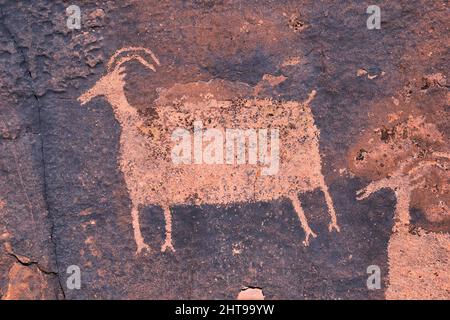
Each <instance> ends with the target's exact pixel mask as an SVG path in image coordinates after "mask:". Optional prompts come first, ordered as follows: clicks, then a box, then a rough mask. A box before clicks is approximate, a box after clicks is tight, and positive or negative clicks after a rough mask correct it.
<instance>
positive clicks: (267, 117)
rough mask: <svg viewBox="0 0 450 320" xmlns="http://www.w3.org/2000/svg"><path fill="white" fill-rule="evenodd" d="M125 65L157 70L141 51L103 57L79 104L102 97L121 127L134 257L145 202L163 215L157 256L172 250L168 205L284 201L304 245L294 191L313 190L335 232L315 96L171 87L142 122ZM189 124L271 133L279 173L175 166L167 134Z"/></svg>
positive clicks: (227, 85)
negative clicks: (104, 64)
mask: <svg viewBox="0 0 450 320" xmlns="http://www.w3.org/2000/svg"><path fill="white" fill-rule="evenodd" d="M147 59H149V60H151V61H152V62H151V63H150V62H148V61H147ZM131 60H136V61H139V62H140V63H142V65H143V66H144V67H146V68H148V69H150V70H153V71H155V70H156V68H157V67H158V66H159V65H160V62H159V60H158V59H157V58H156V56H155V55H154V54H153V52H151V51H150V50H148V49H145V48H124V49H121V50H119V51H117V53H116V54H114V55H113V57H112V58H111V60H110V62H109V64H108V70H107V73H106V75H104V76H103V77H102V78H101V79H100V80H98V81H97V83H96V84H95V85H94V86H93V87H92V88H91V89H89V90H88V91H87V92H86V93H84V94H83V95H81V96H80V97H79V101H80V102H81V104H85V103H87V102H89V101H90V100H91V99H92V98H94V97H96V96H103V97H105V99H106V100H107V101H108V102H109V104H111V106H112V108H113V111H114V114H115V117H116V119H117V121H118V122H119V123H120V125H121V128H122V131H121V135H120V155H119V164H120V168H121V170H122V172H123V174H124V178H125V182H126V185H127V189H128V192H129V195H130V198H131V201H132V206H133V207H132V211H131V216H132V225H133V229H134V238H135V241H136V245H137V253H139V252H141V251H142V250H144V249H148V248H149V247H148V245H147V244H146V243H145V241H144V238H143V236H142V234H141V230H140V223H139V207H140V206H144V205H149V204H152V205H158V206H160V207H161V208H162V209H163V210H164V218H165V223H166V228H165V231H166V238H165V241H164V243H163V245H162V247H161V251H163V252H164V251H166V250H168V249H170V250H173V251H175V249H174V245H173V240H172V214H171V211H170V208H171V207H173V206H175V205H180V204H193V205H200V204H213V205H228V204H232V203H243V202H257V201H271V200H274V199H278V198H288V199H290V200H291V201H292V204H293V208H294V210H295V211H296V213H297V215H298V217H299V220H300V223H301V226H302V228H303V229H304V231H305V234H306V235H305V240H304V244H305V245H308V244H309V241H310V238H311V237H313V238H314V237H316V234H315V233H314V232H313V230H312V229H311V228H310V226H309V224H308V220H307V218H306V216H305V214H304V212H303V209H302V205H301V202H300V200H299V198H298V193H299V192H305V191H309V190H315V189H317V188H320V189H321V190H322V191H323V193H324V197H325V201H326V204H327V206H328V212H329V215H330V220H331V221H330V224H329V231H330V232H331V231H333V230H335V231H339V226H338V223H337V218H336V213H335V210H334V206H333V201H332V199H331V196H330V194H329V191H328V187H327V185H326V183H325V179H324V176H323V174H322V172H321V158H320V153H319V142H318V140H319V134H320V132H319V130H318V128H317V127H316V126H315V124H314V118H313V115H312V113H311V109H310V103H311V102H312V100H313V99H314V97H315V95H316V91H314V90H313V91H312V92H311V93H310V94H309V96H308V97H307V98H306V100H305V101H304V102H296V101H286V102H282V101H274V100H271V99H259V98H252V97H250V96H248V94H249V93H250V95H251V94H252V93H253V92H254V88H252V87H251V86H249V85H247V84H244V83H236V82H228V81H224V80H211V81H209V82H195V83H187V84H175V85H174V86H172V87H171V88H168V89H161V90H160V92H159V98H158V99H157V100H156V101H155V113H156V116H155V117H154V118H152V119H151V121H150V122H148V124H147V123H146V121H145V120H146V119H143V118H142V116H141V115H140V114H138V112H137V111H136V109H135V108H133V107H132V106H131V105H130V104H129V103H128V100H127V98H126V96H125V92H124V86H125V81H124V76H125V75H126V71H125V65H124V63H126V62H128V61H131ZM195 121H202V123H203V124H204V125H205V127H207V128H214V129H217V130H221V132H222V133H225V128H239V129H242V130H246V129H270V128H277V129H279V136H280V141H281V142H280V169H279V172H278V173H277V174H276V175H264V174H262V172H261V171H262V170H263V169H264V167H263V166H262V165H260V164H258V163H256V164H254V163H244V164H238V163H237V162H236V163H233V164H229V163H227V164H213V165H211V164H209V165H207V164H196V163H194V164H190V163H189V164H183V163H181V164H177V165H175V164H174V163H173V162H172V159H171V147H172V145H173V141H172V140H171V135H172V133H173V132H174V131H175V130H176V129H177V128H180V127H181V128H189V129H192V130H193V129H194V122H195Z"/></svg>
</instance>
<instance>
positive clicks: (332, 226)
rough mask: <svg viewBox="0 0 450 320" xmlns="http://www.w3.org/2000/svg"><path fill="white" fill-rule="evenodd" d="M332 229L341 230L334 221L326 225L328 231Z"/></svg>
mask: <svg viewBox="0 0 450 320" xmlns="http://www.w3.org/2000/svg"><path fill="white" fill-rule="evenodd" d="M333 230H336V232H341V228H339V226H338V225H337V224H336V223H330V225H329V226H328V231H329V232H333Z"/></svg>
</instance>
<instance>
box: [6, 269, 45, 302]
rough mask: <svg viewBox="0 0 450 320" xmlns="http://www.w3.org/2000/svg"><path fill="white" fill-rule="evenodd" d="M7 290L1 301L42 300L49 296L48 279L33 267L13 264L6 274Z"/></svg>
mask: <svg viewBox="0 0 450 320" xmlns="http://www.w3.org/2000/svg"><path fill="white" fill-rule="evenodd" d="M8 280H9V282H8V288H7V291H6V293H5V295H4V296H3V297H2V300H44V299H54V297H53V296H49V295H48V292H49V288H50V286H49V282H48V277H47V276H46V275H45V274H44V273H42V272H41V271H40V270H39V269H38V268H37V267H36V266H35V265H29V266H25V265H22V264H20V263H17V262H15V263H13V264H12V266H11V268H10V270H9V274H8Z"/></svg>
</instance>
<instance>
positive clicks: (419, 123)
mask: <svg viewBox="0 0 450 320" xmlns="http://www.w3.org/2000/svg"><path fill="white" fill-rule="evenodd" d="M391 120H392V118H391ZM393 122H395V124H392V125H391V126H389V127H382V128H379V129H376V130H374V131H373V132H370V133H368V134H366V135H365V136H364V137H362V138H361V140H360V141H361V143H360V144H358V145H357V146H355V148H354V149H353V150H352V151H351V152H350V161H349V163H350V167H351V170H352V172H353V173H355V174H356V175H358V176H360V177H365V178H368V179H371V180H373V181H372V182H371V183H369V184H368V185H367V186H366V187H365V188H363V189H362V190H359V191H358V194H357V199H358V200H364V199H366V198H368V197H370V196H373V195H374V193H376V192H377V191H379V190H381V189H387V190H391V191H392V192H394V194H395V196H396V205H395V212H394V229H393V235H392V237H391V239H390V241H389V246H388V259H389V286H388V288H387V290H386V298H388V299H430V298H439V299H449V298H450V290H449V288H450V279H449V275H448V270H449V269H450V237H449V234H448V232H449V230H448V226H449V221H450V210H449V206H450V193H449V181H450V172H449V167H450V152H449V149H448V142H449V141H448V137H447V136H445V135H443V134H442V133H441V132H440V131H439V129H438V127H437V126H436V124H434V123H431V122H428V121H427V119H426V118H425V117H424V116H418V115H417V116H409V117H407V118H405V119H401V118H399V119H397V118H396V119H395V120H394V121H393ZM413 208H416V209H420V212H422V213H423V215H424V217H423V218H422V221H419V222H420V223H419V225H418V226H412V225H411V212H412V209H413Z"/></svg>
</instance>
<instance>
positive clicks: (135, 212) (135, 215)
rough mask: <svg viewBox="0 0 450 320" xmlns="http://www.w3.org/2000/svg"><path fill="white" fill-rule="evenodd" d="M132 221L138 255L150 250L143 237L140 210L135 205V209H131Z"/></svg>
mask: <svg viewBox="0 0 450 320" xmlns="http://www.w3.org/2000/svg"><path fill="white" fill-rule="evenodd" d="M131 219H132V225H133V231H134V241H135V242H136V246H137V250H136V254H140V253H141V252H142V250H148V249H150V248H149V246H148V245H147V244H146V243H145V242H144V238H143V237H142V233H141V225H140V224H139V209H138V206H137V205H133V208H132V209H131Z"/></svg>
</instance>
